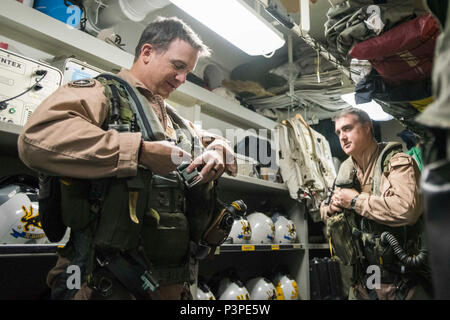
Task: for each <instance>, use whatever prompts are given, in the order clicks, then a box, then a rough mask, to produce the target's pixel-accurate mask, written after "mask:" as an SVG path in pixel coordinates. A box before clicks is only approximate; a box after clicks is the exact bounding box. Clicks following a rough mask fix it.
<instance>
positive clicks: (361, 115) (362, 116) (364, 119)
mask: <svg viewBox="0 0 450 320" xmlns="http://www.w3.org/2000/svg"><path fill="white" fill-rule="evenodd" d="M348 114H353V115H354V116H355V117H356V121H358V122H359V123H361V124H365V123H369V125H370V132H371V133H372V137H374V138H375V132H374V130H373V123H372V119H370V117H369V115H368V114H367V112H365V111H364V110H361V109H358V108H354V107H349V108H345V109H342V110H341V111H339V112H338V113H337V114H336V115H334V117H333V121H334V122H336V120H338V119H340V118H342V117H344V116H346V115H348Z"/></svg>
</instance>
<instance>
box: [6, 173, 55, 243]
mask: <svg viewBox="0 0 450 320" xmlns="http://www.w3.org/2000/svg"><path fill="white" fill-rule="evenodd" d="M38 197H39V190H38V183H37V178H34V177H31V176H26V175H24V176H20V175H17V176H6V177H2V178H0V243H6V244H39V243H45V242H48V239H47V237H46V236H45V233H44V230H43V229H42V223H41V220H40V216H39V204H38Z"/></svg>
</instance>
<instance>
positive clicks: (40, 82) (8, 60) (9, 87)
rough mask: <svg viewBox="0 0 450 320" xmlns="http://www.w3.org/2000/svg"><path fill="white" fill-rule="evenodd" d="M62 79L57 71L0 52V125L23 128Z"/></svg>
mask: <svg viewBox="0 0 450 320" xmlns="http://www.w3.org/2000/svg"><path fill="white" fill-rule="evenodd" d="M62 79H63V76H62V73H61V71H60V70H58V69H57V68H55V67H53V66H50V65H48V64H45V63H42V62H40V61H37V60H34V59H30V58H27V57H25V56H22V55H20V54H17V53H14V52H11V51H8V50H4V49H1V48H0V121H4V122H10V123H14V124H17V125H22V126H23V125H24V124H25V123H26V122H27V121H28V119H29V117H30V116H31V114H32V113H33V112H34V110H35V109H36V108H37V106H38V105H39V104H40V103H41V102H42V101H44V99H45V98H47V97H48V96H49V95H50V94H52V93H53V92H54V91H55V90H56V89H58V88H59V87H60V86H61V83H62Z"/></svg>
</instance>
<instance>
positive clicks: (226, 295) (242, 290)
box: [217, 277, 250, 300]
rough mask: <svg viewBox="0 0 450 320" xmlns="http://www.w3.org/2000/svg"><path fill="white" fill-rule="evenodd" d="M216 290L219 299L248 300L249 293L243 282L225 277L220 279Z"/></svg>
mask: <svg viewBox="0 0 450 320" xmlns="http://www.w3.org/2000/svg"><path fill="white" fill-rule="evenodd" d="M217 292H218V296H219V300H250V294H249V293H248V290H247V288H246V287H245V286H244V285H243V283H242V282H241V281H239V280H230V278H227V277H226V278H223V279H222V280H221V281H220V285H219V290H218V291H217Z"/></svg>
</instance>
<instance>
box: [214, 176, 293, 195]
mask: <svg viewBox="0 0 450 320" xmlns="http://www.w3.org/2000/svg"><path fill="white" fill-rule="evenodd" d="M218 186H219V188H220V187H221V186H223V187H225V188H234V189H235V190H236V191H240V192H245V193H255V192H280V193H285V192H286V191H287V190H288V188H287V186H286V184H284V183H275V182H271V181H266V180H263V179H258V178H253V177H248V176H242V175H238V176H236V177H232V176H229V175H227V174H224V175H223V176H222V177H220V179H219V185H218Z"/></svg>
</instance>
